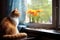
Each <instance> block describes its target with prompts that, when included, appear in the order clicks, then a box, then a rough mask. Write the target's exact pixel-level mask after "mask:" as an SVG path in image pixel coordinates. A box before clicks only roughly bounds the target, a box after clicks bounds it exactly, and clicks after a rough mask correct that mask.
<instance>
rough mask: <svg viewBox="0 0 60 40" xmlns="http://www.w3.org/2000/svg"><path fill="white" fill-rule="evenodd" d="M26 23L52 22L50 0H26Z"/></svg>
mask: <svg viewBox="0 0 60 40" xmlns="http://www.w3.org/2000/svg"><path fill="white" fill-rule="evenodd" d="M26 5H27V10H26V19H25V22H26V23H30V22H32V23H41V24H52V0H27V3H26Z"/></svg>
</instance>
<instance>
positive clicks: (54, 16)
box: [28, 0, 58, 29]
mask: <svg viewBox="0 0 60 40" xmlns="http://www.w3.org/2000/svg"><path fill="white" fill-rule="evenodd" d="M56 2H57V0H52V24H39V23H29V25H28V27H29V28H44V29H53V28H54V29H55V28H56V25H57V11H58V9H57V8H58V6H57V5H56V4H57V3H56Z"/></svg>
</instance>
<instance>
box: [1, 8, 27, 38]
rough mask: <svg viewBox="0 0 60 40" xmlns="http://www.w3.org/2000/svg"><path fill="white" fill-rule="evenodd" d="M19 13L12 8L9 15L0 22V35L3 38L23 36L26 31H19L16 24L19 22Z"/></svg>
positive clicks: (25, 34)
mask: <svg viewBox="0 0 60 40" xmlns="http://www.w3.org/2000/svg"><path fill="white" fill-rule="evenodd" d="M19 17H20V13H19V11H18V9H17V8H16V9H14V10H13V11H12V12H11V13H10V14H9V16H7V17H5V18H3V20H2V21H1V23H0V36H2V37H3V38H24V37H26V36H27V33H20V32H19V30H18V28H17V26H18V24H19Z"/></svg>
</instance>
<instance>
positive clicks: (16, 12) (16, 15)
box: [10, 8, 20, 17]
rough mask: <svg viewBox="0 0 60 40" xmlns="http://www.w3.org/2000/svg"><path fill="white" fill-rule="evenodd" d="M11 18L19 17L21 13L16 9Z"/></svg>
mask: <svg viewBox="0 0 60 40" xmlns="http://www.w3.org/2000/svg"><path fill="white" fill-rule="evenodd" d="M10 16H11V17H19V16H20V13H19V11H18V9H17V8H16V9H15V10H13V11H12V12H11V14H10Z"/></svg>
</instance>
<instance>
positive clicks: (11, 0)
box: [5, 0, 26, 23]
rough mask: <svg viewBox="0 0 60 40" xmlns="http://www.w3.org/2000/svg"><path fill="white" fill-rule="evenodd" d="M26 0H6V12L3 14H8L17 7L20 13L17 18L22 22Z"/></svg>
mask: <svg viewBox="0 0 60 40" xmlns="http://www.w3.org/2000/svg"><path fill="white" fill-rule="evenodd" d="M25 1H26V0H6V12H5V16H8V14H9V13H10V12H11V11H12V10H14V9H15V8H17V9H18V10H19V12H20V14H21V16H20V18H19V20H20V23H24V20H25V11H26V5H25Z"/></svg>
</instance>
